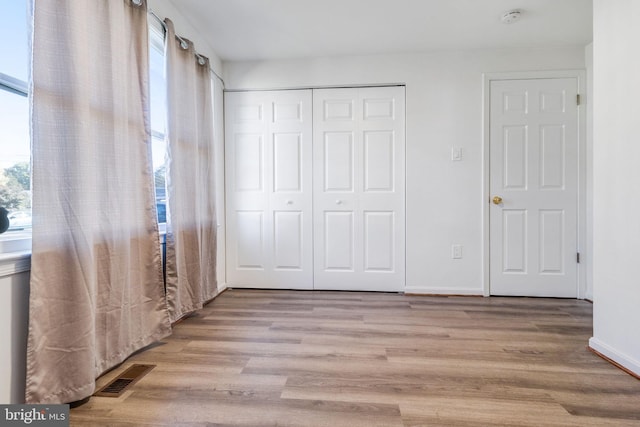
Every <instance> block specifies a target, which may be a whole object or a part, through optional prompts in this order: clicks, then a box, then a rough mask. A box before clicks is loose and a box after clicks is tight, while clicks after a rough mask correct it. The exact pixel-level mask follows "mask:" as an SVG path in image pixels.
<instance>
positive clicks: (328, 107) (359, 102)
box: [313, 87, 405, 292]
mask: <svg viewBox="0 0 640 427" xmlns="http://www.w3.org/2000/svg"><path fill="white" fill-rule="evenodd" d="M404 108H405V102H404V87H378V88H358V89H319V90H314V92H313V114H314V117H313V138H314V140H313V147H314V148H313V156H314V166H313V168H314V190H313V198H314V200H313V203H314V224H315V225H314V288H315V289H339V290H363V291H364V290H367V291H389V292H397V291H402V290H403V289H404V283H405V268H404V265H405V212H404V205H405V202H404V192H405V170H404V159H405V154H404V149H405V148H404V147H405V134H404V124H405V110H404Z"/></svg>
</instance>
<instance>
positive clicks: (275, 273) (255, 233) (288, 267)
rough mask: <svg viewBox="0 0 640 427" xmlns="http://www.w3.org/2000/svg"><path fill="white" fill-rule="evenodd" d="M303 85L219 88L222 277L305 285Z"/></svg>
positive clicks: (307, 169) (240, 282) (307, 214)
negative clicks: (224, 238)
mask: <svg viewBox="0 0 640 427" xmlns="http://www.w3.org/2000/svg"><path fill="white" fill-rule="evenodd" d="M311 107H312V102H311V91H310V90H290V91H264V92H227V93H226V94H225V114H226V116H225V164H226V183H227V192H226V209H227V284H228V286H230V287H255V288H279V289H311V288H313V264H312V263H313V258H312V249H313V247H312V218H311V215H312V196H311V194H312V186H311V179H312V172H311V164H312V160H311V157H312V144H311V138H312V127H311V120H312V113H311Z"/></svg>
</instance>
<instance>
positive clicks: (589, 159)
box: [580, 43, 593, 301]
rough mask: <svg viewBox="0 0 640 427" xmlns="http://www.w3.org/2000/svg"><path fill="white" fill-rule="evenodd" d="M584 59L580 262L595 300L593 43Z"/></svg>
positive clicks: (590, 296)
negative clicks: (582, 239) (583, 196)
mask: <svg viewBox="0 0 640 427" xmlns="http://www.w3.org/2000/svg"><path fill="white" fill-rule="evenodd" d="M584 59H585V65H586V68H587V94H586V96H584V102H585V103H586V106H587V123H586V125H587V126H586V130H587V134H586V144H585V145H586V153H585V157H586V159H585V169H586V178H587V180H586V200H585V210H586V218H585V220H586V227H585V228H586V244H585V245H584V246H583V247H582V248H581V250H582V254H581V256H580V262H584V263H585V264H586V265H585V276H586V277H585V284H586V290H585V298H586V299H588V300H591V301H593V43H591V44H589V45H588V46H587V47H585V49H584Z"/></svg>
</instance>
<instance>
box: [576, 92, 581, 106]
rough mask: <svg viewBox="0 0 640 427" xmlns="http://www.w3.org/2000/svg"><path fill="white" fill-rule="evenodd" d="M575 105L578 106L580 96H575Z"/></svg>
mask: <svg viewBox="0 0 640 427" xmlns="http://www.w3.org/2000/svg"><path fill="white" fill-rule="evenodd" d="M576 105H580V94H577V95H576Z"/></svg>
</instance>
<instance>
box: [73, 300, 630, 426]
mask: <svg viewBox="0 0 640 427" xmlns="http://www.w3.org/2000/svg"><path fill="white" fill-rule="evenodd" d="M591 312H592V306H591V304H589V303H588V302H585V301H576V300H557V299H533V298H495V297H494V298H475V297H420V296H405V295H399V294H380V293H378V294H376V293H355V292H311V291H258V290H229V291H227V292H225V293H224V294H222V295H221V296H219V297H218V298H217V299H216V300H214V301H213V302H212V303H210V304H209V305H208V306H207V307H205V308H204V309H203V310H201V311H200V312H198V313H196V314H195V315H194V316H192V317H190V318H188V319H186V320H184V321H182V322H181V323H179V324H178V325H176V326H175V329H174V333H173V335H172V336H171V337H170V338H168V339H166V340H164V341H163V342H161V343H159V344H157V345H155V346H153V347H151V348H149V349H147V350H146V351H143V352H141V353H139V354H137V355H135V356H133V357H131V358H130V359H129V360H127V361H126V362H125V363H124V364H123V365H122V366H121V367H119V368H118V369H116V370H114V371H112V372H111V373H109V374H107V375H105V376H104V377H102V378H100V379H99V380H98V386H101V385H103V384H105V383H106V382H107V381H109V380H111V379H112V378H113V377H115V376H116V375H117V374H118V373H120V372H121V371H123V370H124V369H126V368H127V367H129V366H130V365H131V364H133V363H150V364H156V365H157V367H156V368H154V369H153V370H152V371H151V372H150V373H149V374H148V375H147V376H145V377H144V378H143V379H142V380H141V381H140V382H138V383H137V384H135V385H134V386H133V387H132V388H131V389H130V390H128V391H126V392H125V393H124V395H123V396H121V397H119V398H105V397H93V398H91V400H90V401H89V402H88V403H87V404H85V405H83V406H81V407H78V408H76V409H73V410H72V411H71V424H72V425H79V426H80V425H81V426H85V425H123V426H125V425H130V426H143V425H149V426H151V425H152V426H160V425H166V426H177V425H202V426H205V425H207V426H217V425H229V426H233V425H238V426H318V427H321V426H327V427H338V426H354V427H355V426H367V427H369V426H385V427H387V426H581V427H584V426H587V427H589V426H598V427H599V426H640V381H638V380H637V379H635V378H633V377H631V376H630V375H628V374H626V373H624V372H622V371H620V370H619V369H617V368H615V367H614V366H612V365H610V364H609V363H607V362H605V361H604V360H602V359H600V358H599V357H597V356H595V355H594V354H592V353H591V352H589V351H588V350H587V341H588V339H589V337H590V336H591V333H592V332H591V315H592V314H591Z"/></svg>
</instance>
